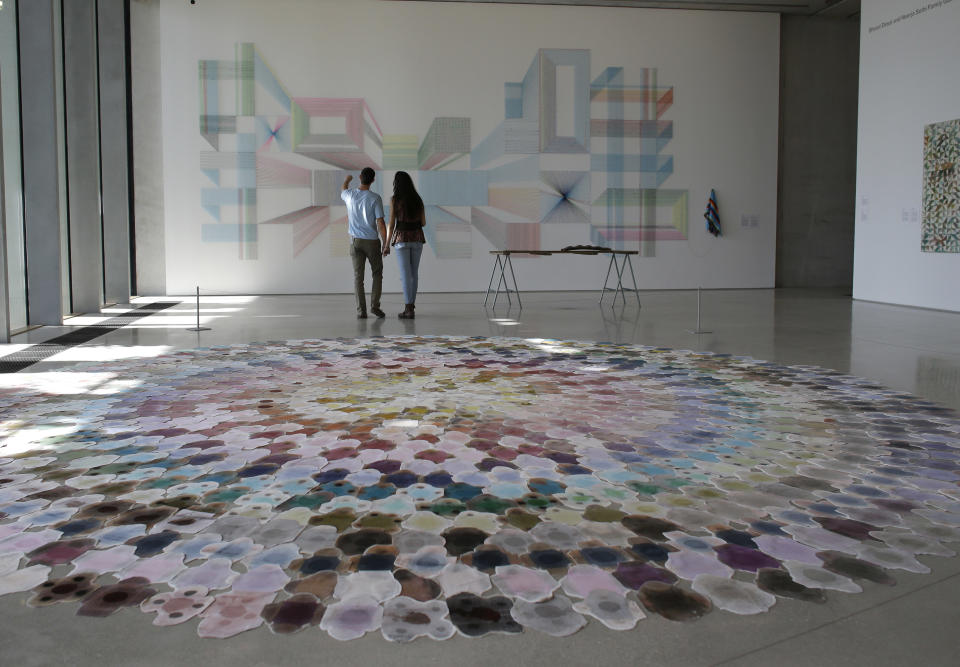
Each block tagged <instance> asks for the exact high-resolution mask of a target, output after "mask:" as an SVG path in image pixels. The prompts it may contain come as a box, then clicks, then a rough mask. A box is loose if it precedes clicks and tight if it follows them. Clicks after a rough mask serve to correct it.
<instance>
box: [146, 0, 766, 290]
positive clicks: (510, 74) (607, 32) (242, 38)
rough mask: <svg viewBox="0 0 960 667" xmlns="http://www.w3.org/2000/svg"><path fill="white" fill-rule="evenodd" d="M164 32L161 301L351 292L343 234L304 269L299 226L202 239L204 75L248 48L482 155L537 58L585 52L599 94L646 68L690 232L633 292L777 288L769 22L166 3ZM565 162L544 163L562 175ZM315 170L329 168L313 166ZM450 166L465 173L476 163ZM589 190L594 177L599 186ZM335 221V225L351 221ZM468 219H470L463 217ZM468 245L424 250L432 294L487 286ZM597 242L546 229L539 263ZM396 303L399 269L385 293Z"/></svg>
mask: <svg viewBox="0 0 960 667" xmlns="http://www.w3.org/2000/svg"><path fill="white" fill-rule="evenodd" d="M161 29H162V35H161V43H162V99H163V142H164V145H163V163H164V183H163V192H164V206H163V211H164V218H165V232H166V234H165V237H166V238H165V253H166V255H165V256H166V286H167V291H168V292H170V293H172V294H177V293H186V292H190V291H192V290H193V289H194V286H195V285H198V284H199V285H200V287H201V289H204V290H210V291H218V290H219V291H230V292H254V293H277V292H349V291H352V275H351V270H350V261H349V259H348V258H347V257H346V256H345V255H344V254H343V244H342V236H343V232H342V231H340V230H337V229H335V228H334V227H331V228H327V229H326V230H325V231H323V232H322V233H321V234H320V235H319V236H318V237H317V238H316V239H314V240H313V241H312V242H311V243H310V244H309V246H307V247H306V248H305V249H304V250H302V251H301V252H299V254H294V253H293V251H292V243H293V242H292V238H291V233H292V230H291V228H290V226H289V225H262V224H261V225H259V226H258V240H257V242H256V244H255V246H256V247H255V249H254V250H253V251H252V252H251V249H250V247H247V248H246V249H241V248H239V247H238V245H237V244H231V243H204V242H201V229H202V225H203V224H208V225H209V224H211V223H215V222H216V221H215V220H213V219H211V217H210V214H209V213H208V212H206V211H205V210H204V209H203V207H201V205H200V198H201V192H200V191H201V188H202V187H205V186H208V185H209V184H210V181H209V180H208V179H207V178H206V177H205V176H203V175H202V173H201V169H200V158H201V152H202V151H210V150H211V149H210V145H209V144H208V143H207V142H205V141H204V140H203V139H202V138H201V136H200V133H199V129H198V114H199V106H198V105H199V102H198V90H199V86H198V63H199V61H201V60H232V58H233V56H234V52H235V47H236V45H237V44H238V43H240V42H252V43H254V44H255V46H256V48H257V50H258V52H259V53H260V54H261V55H262V57H263V59H264V60H265V61H266V62H267V63H269V65H270V67H271V68H272V70H273V72H274V73H275V74H276V76H277V78H278V79H279V80H280V81H281V83H282V84H283V86H284V87H285V88H286V90H287V91H288V93H289V94H290V95H291V96H292V97H326V98H363V99H364V100H365V101H366V103H367V105H368V106H369V108H370V111H371V113H372V114H373V116H374V117H375V119H376V121H377V123H378V124H379V126H380V128H382V131H383V132H384V133H389V134H413V135H417V137H418V140H420V141H422V140H423V138H424V136H425V134H426V132H427V130H428V129H429V127H430V123H431V121H432V120H433V118H434V117H441V116H457V117H469V118H470V119H471V142H472V145H473V147H476V145H477V144H478V143H479V142H480V141H481V140H483V139H484V138H486V137H487V136H488V135H489V134H490V133H491V132H492V131H493V130H494V129H495V128H496V127H497V125H498V124H499V123H500V122H501V121H502V120H503V119H504V83H505V82H518V81H521V80H522V79H523V77H524V75H525V74H526V72H527V69H528V68H529V66H530V64H531V62H532V60H533V59H534V57H535V56H536V54H537V51H538V49H541V48H543V49H588V50H589V51H590V73H589V79H590V80H593V79H594V78H595V77H597V76H598V75H599V74H600V73H601V72H602V71H603V70H604V69H605V68H607V67H613V66H622V67H623V68H624V75H625V79H626V83H627V84H628V85H637V84H640V83H642V81H641V79H640V76H641V69H642V68H644V67H650V68H657V76H658V81H659V84H660V85H661V86H672V87H673V94H674V104H673V106H672V107H671V108H670V109H669V110H667V112H666V113H665V114H664V115H663V119H664V120H671V121H673V122H674V137H673V139H672V140H671V142H670V143H669V144H668V145H667V146H666V147H665V148H664V149H663V154H665V155H672V156H673V161H674V162H673V164H674V168H673V173H672V174H671V175H670V176H669V177H668V178H667V179H666V180H665V181H664V182H663V183H662V185H661V186H660V187H661V188H664V189H670V190H680V191H687V193H688V203H687V206H688V217H689V227H688V229H689V231H688V237H687V238H686V239H685V240H658V241H656V243H648V244H645V245H644V250H645V251H646V253H647V255H650V256H643V257H640V258H636V259H635V264H634V266H635V268H636V270H637V279H638V282H639V283H640V285H641V287H643V288H691V287H695V286H697V285H698V284H702V285H704V286H708V287H731V288H733V287H772V286H773V283H774V261H775V242H776V230H775V218H776V188H777V186H776V178H777V119H778V116H777V106H778V68H779V18H778V17H777V15H775V14H749V13H736V12H716V13H713V12H681V11H664V10H640V9H620V8H587V7H560V6H550V7H535V6H530V5H500V4H496V5H494V4H466V3H431V2H424V3H417V2H403V3H394V2H373V1H371V0H355V1H353V2H350V3H344V2H303V1H294V0H273V1H272V2H270V3H264V2H261V1H259V0H202V1H201V2H199V3H197V4H196V5H193V6H192V5H190V4H189V3H186V2H169V3H167V2H164V3H161ZM258 103H259V99H258ZM258 112H259V109H258ZM565 157H566V156H559V157H557V156H547V157H546V158H544V160H545V161H546V163H547V164H548V165H563V164H564V163H563V159H564V158H565ZM581 157H583V156H575V157H574V158H573V159H572V161H571V165H575V166H572V167H570V168H577V169H580V168H582V165H583V164H584V163H583V161H582V160H581V159H580V158H581ZM548 158H549V159H548ZM313 168H320V169H324V168H326V169H336V167H335V166H331V165H323V164H320V163H317V164H314V165H313ZM448 168H449V169H459V170H467V169H470V161H469V158H463V159H460V160H457V161H456V162H454V163H453V164H451V165H450V166H449V167H448ZM542 168H557V167H556V166H547V167H542ZM354 173H356V172H354ZM597 178H598V176H597V175H596V174H594V175H593V181H594V183H596V182H597ZM634 178H636V177H634ZM391 180H392V172H389V171H387V172H384V173H381V174H380V175H379V176H378V183H379V185H380V187H381V188H382V191H389V189H390V182H391ZM629 182H630V181H629V179H628V183H629ZM634 187H636V185H634ZM711 188H715V189H716V191H717V195H718V200H719V209H720V216H721V220H722V222H723V225H724V235H723V237H721V238H719V239H715V238H714V237H712V236H710V235H709V234H707V233H706V231H705V230H704V224H703V217H702V214H703V210H704V208H705V205H706V199H707V196H708V194H709V192H710V189H711ZM279 194H282V193H278V192H276V191H274V192H271V193H266V194H264V196H263V197H262V199H261V202H262V204H263V205H262V210H261V213H263V212H264V211H265V210H266V209H267V208H268V207H269V206H270V205H269V204H268V203H267V202H268V198H269V197H272V198H273V202H274V203H273V205H272V206H273V208H274V210H279V209H280V208H282V205H283V201H282V197H281V201H277V197H278V195H279ZM285 196H287V197H288V199H287V201H288V204H287V205H288V207H289V209H290V210H293V209H295V208H298V207H300V206H303V205H305V204H304V201H305V200H304V197H306V196H307V195H306V194H305V193H304V192H292V191H291V192H289V193H286V195H285ZM593 196H594V197H595V196H596V193H594V195H593ZM331 210H332V211H333V214H334V217H338V216H339V215H340V214H341V213H340V212H342V211H343V209H342V208H341V209H339V211H340V212H338V210H337V207H334V208H333V209H331ZM460 212H461V213H463V214H464V215H465V216H466V217H468V218H469V217H470V211H469V208H466V209H465V210H461V211H460ZM594 214H595V215H596V210H595V211H594ZM341 229H342V226H341ZM468 238H469V255H468V256H464V257H457V258H438V257H437V256H436V254H435V253H434V249H433V248H427V249H426V250H425V252H424V257H423V262H422V264H421V280H420V288H421V290H422V291H472V290H482V289H485V287H486V284H487V280H488V279H489V276H490V269H491V267H492V261H491V257H490V255H489V254H488V251H489V250H490V249H494V247H495V245H494V243H493V242H492V241H491V240H490V239H489V238H488V237H486V236H484V235H483V234H482V233H480V232H479V231H478V230H477V229H476V228H474V229H472V230H471V231H468ZM591 242H593V241H592V240H591V237H590V232H589V226H588V225H577V224H551V225H547V224H544V225H541V240H540V246H541V247H542V248H551V247H554V248H555V247H559V246H563V245H569V244H587V243H591ZM638 246H639V244H638V243H636V242H634V243H633V244H632V245H627V246H626V247H629V248H637V247H638ZM244 253H246V256H245V257H244V256H243V255H244ZM253 256H255V258H252V257H253ZM515 266H516V269H517V274H518V275H517V279H518V281H519V283H520V286H521V288H522V289H595V288H597V287H598V286H599V284H600V282H601V281H602V279H603V274H604V271H605V270H606V261H605V259H604V258H597V257H588V258H573V257H563V258H557V257H554V258H546V259H545V258H539V259H518V260H516V261H515ZM368 286H369V285H368ZM398 290H399V287H398V276H397V270H396V267H395V265H394V260H393V258H392V257H391V258H388V260H387V262H386V270H385V291H398Z"/></svg>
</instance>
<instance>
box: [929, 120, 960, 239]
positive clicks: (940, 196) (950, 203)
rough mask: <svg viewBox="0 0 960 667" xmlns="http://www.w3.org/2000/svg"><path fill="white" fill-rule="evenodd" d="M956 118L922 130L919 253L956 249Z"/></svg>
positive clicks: (959, 214)
mask: <svg viewBox="0 0 960 667" xmlns="http://www.w3.org/2000/svg"><path fill="white" fill-rule="evenodd" d="M958 163H960V118H958V119H957V120H949V121H946V122H943V123H933V124H932V125H927V126H926V127H925V128H924V130H923V240H922V244H921V249H922V250H923V252H960V169H958Z"/></svg>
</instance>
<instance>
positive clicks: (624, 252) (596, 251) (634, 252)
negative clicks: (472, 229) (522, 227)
mask: <svg viewBox="0 0 960 667" xmlns="http://www.w3.org/2000/svg"><path fill="white" fill-rule="evenodd" d="M490 254H491V255H603V254H613V255H639V254H640V251H639V250H613V249H600V248H597V249H593V250H592V249H590V248H583V249H581V250H491V251H490Z"/></svg>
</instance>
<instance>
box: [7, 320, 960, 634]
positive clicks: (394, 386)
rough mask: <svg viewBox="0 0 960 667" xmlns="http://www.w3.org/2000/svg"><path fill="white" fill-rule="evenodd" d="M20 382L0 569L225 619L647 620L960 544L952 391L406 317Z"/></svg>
mask: <svg viewBox="0 0 960 667" xmlns="http://www.w3.org/2000/svg"><path fill="white" fill-rule="evenodd" d="M70 378H74V380H76V379H77V378H83V379H82V380H80V384H78V385H77V386H72V385H71V384H70V382H71V380H70ZM2 383H3V384H2V385H0V594H14V593H20V594H21V595H22V596H23V597H24V599H26V600H27V602H28V604H30V605H32V606H37V607H42V606H49V605H54V604H73V605H75V606H76V609H77V613H79V614H82V615H88V616H109V615H111V614H113V613H115V612H116V611H118V610H120V609H121V608H123V607H138V608H139V609H140V610H142V611H143V612H145V613H149V614H153V615H154V616H153V619H154V623H155V624H156V625H161V626H162V625H173V624H177V623H182V622H186V621H188V620H190V619H197V620H196V621H195V622H196V623H197V631H198V633H199V634H200V635H201V636H204V637H229V636H231V635H234V634H236V633H238V632H242V631H245V630H249V629H252V628H255V627H258V626H260V625H264V624H265V625H267V626H268V627H269V628H270V629H271V630H272V631H273V632H275V633H278V634H289V633H294V632H299V631H313V632H316V631H317V629H318V628H319V629H320V630H321V631H324V632H326V633H328V634H330V635H331V636H332V637H334V638H336V639H341V640H347V639H352V638H355V637H360V636H362V635H364V634H365V633H368V632H374V631H380V632H381V633H382V635H383V636H384V637H385V638H386V639H387V640H390V641H395V642H408V641H411V640H414V639H416V638H418V637H424V636H426V637H430V638H432V639H437V640H439V639H445V638H448V637H450V636H452V635H454V634H455V633H460V634H462V635H467V636H470V637H476V636H481V635H485V634H487V633H491V632H493V633H496V632H504V633H517V632H522V631H524V630H525V629H535V630H537V631H541V632H546V633H549V634H552V635H557V636H563V635H568V634H570V633H573V632H576V631H577V630H578V629H579V628H581V627H583V625H584V624H585V623H586V622H587V620H588V618H594V619H596V621H599V622H601V623H604V624H605V625H607V626H608V627H610V628H614V629H619V630H629V629H634V631H638V632H639V631H642V628H643V626H644V624H643V622H642V621H643V619H644V618H646V617H647V614H660V615H662V616H664V617H666V618H668V619H672V620H691V619H696V618H699V617H701V616H702V615H704V614H707V613H724V612H731V613H734V614H760V613H764V612H767V611H768V610H770V609H771V607H772V606H774V604H775V602H776V600H777V597H778V596H780V597H789V598H793V599H795V600H801V601H806V602H810V603H822V602H824V601H825V600H827V599H828V598H829V596H831V595H842V594H849V593H856V592H858V591H861V590H863V588H864V587H867V586H872V585H878V584H880V585H891V584H894V583H895V582H896V579H895V573H896V571H897V570H903V571H907V572H913V573H925V572H929V568H928V567H927V565H926V564H924V563H923V562H922V560H921V559H925V558H927V557H928V556H930V555H936V556H952V555H954V551H953V549H952V547H951V546H950V545H951V543H953V542H956V541H958V540H960V487H958V480H960V420H958V418H957V415H955V414H954V413H952V412H950V411H948V410H945V409H943V408H939V407H937V406H936V405H933V404H931V403H928V402H925V401H921V400H919V399H917V398H915V397H912V396H908V395H904V394H901V393H896V392H893V391H890V390H887V389H884V388H882V387H878V386H876V385H874V384H872V383H870V382H867V381H865V380H861V379H857V378H852V377H848V376H844V375H841V374H839V373H836V372H833V371H826V370H823V369H818V368H812V367H787V366H780V365H776V364H771V363H765V362H761V361H756V360H752V359H747V358H737V357H731V356H727V355H718V354H705V353H697V352H689V351H674V350H668V349H662V348H648V347H641V346H626V345H614V344H606V343H583V342H569V341H553V340H520V339H506V338H450V337H396V338H372V339H363V340H305V341H286V342H270V343H260V344H247V345H231V346H222V347H211V348H201V349H196V350H190V351H184V352H178V353H176V354H171V355H168V356H165V357H161V358H158V359H152V360H150V361H149V362H138V361H133V360H124V361H117V362H107V363H103V362H100V363H96V364H93V363H88V364H79V365H77V366H74V367H71V368H70V369H69V372H67V373H58V372H53V373H43V374H35V375H26V376H24V375H16V374H10V375H6V376H4V377H3V378H2ZM721 610H722V611H721ZM126 613H130V612H126ZM770 613H776V610H773V611H772V612H770ZM596 621H594V622H596Z"/></svg>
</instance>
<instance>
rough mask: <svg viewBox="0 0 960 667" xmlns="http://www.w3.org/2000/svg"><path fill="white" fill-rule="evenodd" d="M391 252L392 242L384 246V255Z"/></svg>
mask: <svg viewBox="0 0 960 667" xmlns="http://www.w3.org/2000/svg"><path fill="white" fill-rule="evenodd" d="M389 254H390V244H387V245H385V246H383V256H384V257H386V256H387V255H389Z"/></svg>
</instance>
